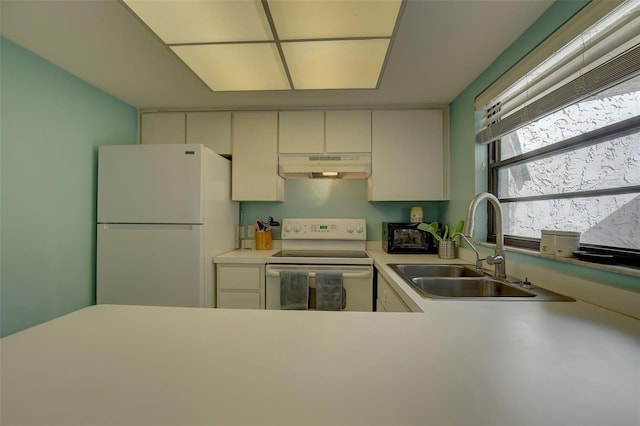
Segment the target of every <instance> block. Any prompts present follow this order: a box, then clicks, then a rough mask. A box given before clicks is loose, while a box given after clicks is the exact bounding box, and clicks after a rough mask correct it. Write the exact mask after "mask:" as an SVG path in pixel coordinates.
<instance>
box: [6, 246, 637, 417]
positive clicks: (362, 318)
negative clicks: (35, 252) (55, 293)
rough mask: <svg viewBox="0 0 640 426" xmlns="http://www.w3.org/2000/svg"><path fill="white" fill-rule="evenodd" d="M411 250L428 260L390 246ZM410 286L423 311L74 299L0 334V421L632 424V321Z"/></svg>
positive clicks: (593, 309)
mask: <svg viewBox="0 0 640 426" xmlns="http://www.w3.org/2000/svg"><path fill="white" fill-rule="evenodd" d="M373 252H374V253H373V256H374V258H376V259H377V260H379V261H380V262H381V264H380V265H381V266H382V267H381V273H382V274H386V275H388V276H389V277H390V278H392V279H393V283H395V284H394V286H396V287H397V288H400V289H401V290H405V289H403V287H402V286H403V285H405V284H404V283H401V282H399V281H397V280H395V279H394V278H393V276H392V275H391V274H393V272H392V271H391V270H390V269H388V267H387V266H383V262H385V261H386V260H385V257H384V254H383V252H382V253H378V252H375V250H374V251H373ZM244 254H245V255H246V254H247V253H244ZM268 255H269V253H268V252H266V251H265V252H264V254H263V253H259V254H258V253H257V252H256V251H253V253H252V254H251V255H250V256H249V257H252V259H253V261H254V262H255V261H256V260H257V261H262V260H260V259H266V257H267V256H268ZM235 256H236V255H232V254H230V255H228V256H227V255H225V257H224V258H225V259H227V258H232V259H233V258H235V259H236V260H239V259H240V257H243V258H246V257H247V256H239V255H238V256H237V257H235ZM418 259H419V260H420V261H429V262H431V261H434V262H439V261H438V260H437V258H436V257H435V256H431V257H430V256H420V257H416V256H408V257H405V256H400V257H397V255H396V256H394V257H393V260H394V261H396V260H397V261H401V262H406V261H410V260H418ZM458 261H459V260H458ZM410 291H411V292H412V293H414V294H415V292H413V291H412V290H410ZM414 294H411V293H406V294H404V296H403V297H408V298H409V300H411V301H413V305H415V306H412V307H414V308H415V307H416V306H417V307H418V308H419V310H422V311H423V312H415V313H383V312H379V313H377V312H316V311H313V312H303V311H266V310H231V309H199V308H166V307H141V306H114V305H99V306H92V307H88V308H84V309H82V310H80V311H77V312H74V313H71V314H69V315H66V316H63V317H60V318H58V319H55V320H52V321H49V322H47V323H44V324H41V325H39V326H36V327H33V328H31V329H27V330H25V331H22V332H19V333H16V334H14V335H11V336H7V337H5V338H3V339H2V340H1V341H0V344H1V356H2V358H1V360H2V363H1V365H0V368H1V371H0V373H1V376H0V377H1V378H2V386H1V394H0V401H1V404H2V405H1V407H0V408H1V410H0V411H1V414H0V416H1V417H0V424H2V425H3V426H5V425H53V424H59V425H68V426H71V425H86V424H92V425H133V424H135V425H212V424H220V425H254V424H260V425H446V426H454V425H474V426H476V425H501V426H502V425H535V426H540V425H545V426H546V425H557V424H563V425H580V426H585V425H597V426H602V425H608V426H610V425H624V426H627V425H628V426H638V425H639V424H640V321H639V320H636V319H633V318H630V317H627V316H624V315H620V314H617V313H614V312H612V311H608V310H605V309H602V308H599V307H597V306H594V305H591V304H588V303H585V302H571V303H568V302H490V301H483V302H473V301H456V302H442V301H429V300H423V299H421V298H420V297H417V296H415V295H414ZM409 295H410V296H409ZM416 297H417V298H416Z"/></svg>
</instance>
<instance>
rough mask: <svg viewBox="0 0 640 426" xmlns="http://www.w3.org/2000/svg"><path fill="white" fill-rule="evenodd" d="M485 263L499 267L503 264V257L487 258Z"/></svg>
mask: <svg viewBox="0 0 640 426" xmlns="http://www.w3.org/2000/svg"><path fill="white" fill-rule="evenodd" d="M486 261H487V263H488V264H489V265H500V264H502V263H504V256H501V255H497V256H487V258H486Z"/></svg>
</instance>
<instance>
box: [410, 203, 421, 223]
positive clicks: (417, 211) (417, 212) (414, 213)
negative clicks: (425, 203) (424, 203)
mask: <svg viewBox="0 0 640 426" xmlns="http://www.w3.org/2000/svg"><path fill="white" fill-rule="evenodd" d="M422 215H423V212H422V207H411V213H410V218H411V219H410V221H411V223H420V222H422Z"/></svg>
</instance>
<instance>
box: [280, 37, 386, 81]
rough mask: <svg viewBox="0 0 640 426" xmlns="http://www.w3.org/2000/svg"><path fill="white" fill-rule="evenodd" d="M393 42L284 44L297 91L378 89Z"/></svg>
mask: <svg viewBox="0 0 640 426" xmlns="http://www.w3.org/2000/svg"><path fill="white" fill-rule="evenodd" d="M388 47H389V40H387V39H380V40H337V41H312V42H286V43H284V42H283V43H282V50H283V52H284V56H285V58H286V61H287V65H288V66H289V72H290V73H291V79H292V80H293V85H294V87H295V88H296V89H375V88H376V86H377V84H378V78H379V77H380V72H381V69H382V65H383V63H384V58H385V56H386V53H387V48H388Z"/></svg>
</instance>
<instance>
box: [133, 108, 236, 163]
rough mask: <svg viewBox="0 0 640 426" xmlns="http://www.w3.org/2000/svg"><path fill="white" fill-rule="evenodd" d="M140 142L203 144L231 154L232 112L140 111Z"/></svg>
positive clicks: (218, 152) (220, 152) (221, 153)
mask: <svg viewBox="0 0 640 426" xmlns="http://www.w3.org/2000/svg"><path fill="white" fill-rule="evenodd" d="M140 143H144V144H169V143H189V144H202V145H204V146H206V147H209V148H211V149H213V150H214V151H215V152H216V153H217V154H220V155H226V156H229V155H231V112H228V111H202V112H187V113H185V112H148V113H142V114H140Z"/></svg>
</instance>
